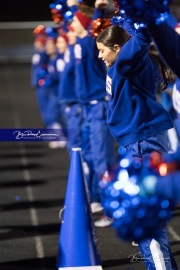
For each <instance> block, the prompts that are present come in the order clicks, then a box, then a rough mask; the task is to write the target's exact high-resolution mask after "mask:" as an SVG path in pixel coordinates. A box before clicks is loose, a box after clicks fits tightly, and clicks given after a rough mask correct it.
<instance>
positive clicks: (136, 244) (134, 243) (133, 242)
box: [131, 241, 139, 247]
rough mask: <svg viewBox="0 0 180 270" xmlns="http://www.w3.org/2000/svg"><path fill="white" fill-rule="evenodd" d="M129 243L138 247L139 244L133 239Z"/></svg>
mask: <svg viewBox="0 0 180 270" xmlns="http://www.w3.org/2000/svg"><path fill="white" fill-rule="evenodd" d="M131 244H132V246H133V247H138V246H139V245H138V243H136V242H135V241H132V243H131Z"/></svg>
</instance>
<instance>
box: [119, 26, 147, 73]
mask: <svg viewBox="0 0 180 270" xmlns="http://www.w3.org/2000/svg"><path fill="white" fill-rule="evenodd" d="M150 42H151V37H150V35H149V33H148V31H147V29H146V28H142V29H141V30H140V31H139V32H138V33H136V34H134V35H133V36H132V37H131V38H130V40H129V41H127V42H126V43H125V44H124V45H123V47H122V48H121V51H120V53H119V55H118V58H117V61H116V71H117V73H119V74H120V75H122V76H124V77H129V76H130V75H132V71H134V70H135V69H136V70H137V69H138V68H140V67H141V66H142V65H144V63H145V61H146V60H148V59H149V56H148V50H149V44H150Z"/></svg>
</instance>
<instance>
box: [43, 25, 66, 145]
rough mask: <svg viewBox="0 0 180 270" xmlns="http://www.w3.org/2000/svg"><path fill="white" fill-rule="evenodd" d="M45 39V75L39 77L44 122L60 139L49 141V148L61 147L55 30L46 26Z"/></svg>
mask: <svg viewBox="0 0 180 270" xmlns="http://www.w3.org/2000/svg"><path fill="white" fill-rule="evenodd" d="M46 32H47V40H46V45H45V51H46V54H47V55H48V57H49V60H48V62H47V67H46V69H44V72H45V75H44V77H43V78H42V79H41V87H42V88H43V89H44V91H45V93H46V112H45V117H46V123H47V128H51V129H58V131H59V132H60V139H59V140H58V141H52V142H50V143H49V147H50V148H59V147H60V148H62V147H65V145H66V138H65V135H64V132H63V130H62V128H64V127H62V115H61V112H60V108H59V104H58V99H57V87H58V80H59V78H58V72H57V69H56V63H57V50H56V38H57V30H56V29H52V28H47V30H46Z"/></svg>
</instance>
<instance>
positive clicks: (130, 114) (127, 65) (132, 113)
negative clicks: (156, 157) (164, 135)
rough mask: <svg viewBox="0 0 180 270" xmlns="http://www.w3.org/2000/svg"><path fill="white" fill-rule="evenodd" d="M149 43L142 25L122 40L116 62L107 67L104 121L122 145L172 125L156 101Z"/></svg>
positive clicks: (153, 69) (153, 66)
mask: <svg viewBox="0 0 180 270" xmlns="http://www.w3.org/2000/svg"><path fill="white" fill-rule="evenodd" d="M149 43H150V37H147V34H146V30H145V29H142V30H141V31H139V32H138V33H137V34H134V35H133V36H132V37H131V38H130V40H129V41H127V42H126V43H125V44H124V46H123V47H122V48H121V50H120V53H119V55H118V58H117V60H116V62H115V63H114V64H113V65H112V66H111V67H110V68H109V69H108V74H107V80H106V85H107V87H106V89H107V92H108V95H109V96H110V101H109V109H108V115H107V122H108V126H109V129H110V131H111V133H112V135H113V137H114V138H115V140H116V141H117V142H118V143H119V144H120V145H121V146H127V145H129V144H133V143H135V142H138V141H141V140H144V139H146V138H148V137H151V136H155V135H157V134H158V133H160V132H163V131H166V130H168V129H170V128H172V127H173V124H172V121H171V119H170V116H169V114H168V112H167V111H166V110H165V109H164V108H163V107H162V105H161V104H159V103H157V102H156V89H157V83H158V78H159V72H158V67H157V65H156V64H155V62H154V61H153V60H152V59H151V58H150V57H149V55H148V50H149Z"/></svg>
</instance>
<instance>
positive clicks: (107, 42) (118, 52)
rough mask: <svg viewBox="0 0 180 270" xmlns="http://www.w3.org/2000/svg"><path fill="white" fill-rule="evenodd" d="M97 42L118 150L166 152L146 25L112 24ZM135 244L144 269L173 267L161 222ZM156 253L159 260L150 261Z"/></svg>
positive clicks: (167, 124) (164, 117)
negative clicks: (129, 28)
mask: <svg viewBox="0 0 180 270" xmlns="http://www.w3.org/2000/svg"><path fill="white" fill-rule="evenodd" d="M96 41H97V47H98V49H99V57H100V58H101V59H102V60H103V61H104V62H105V64H106V66H107V67H108V74H107V80H106V83H107V92H108V94H109V96H110V101H109V109H108V115H107V117H108V126H109V128H110V131H111V133H112V135H113V136H114V138H115V139H116V140H117V142H118V143H119V145H120V147H119V152H120V153H122V154H128V155H130V156H133V157H136V158H139V159H140V160H141V159H142V158H144V157H145V156H149V155H150V154H151V153H152V152H153V151H155V150H156V151H159V152H167V151H168V140H167V130H168V129H170V128H172V127H173V124H172V122H171V119H170V116H169V114H168V112H167V111H166V110H165V109H164V108H163V107H162V105H160V104H159V103H158V102H157V101H156V91H157V84H158V83H159V77H160V69H159V67H160V66H159V60H158V59H156V60H155V61H154V58H151V56H150V55H151V50H150V45H149V44H150V42H151V38H150V36H149V35H148V32H147V29H146V28H142V29H140V30H139V31H138V32H137V33H136V34H134V35H132V37H130V36H129V35H128V34H127V33H126V31H125V30H124V29H122V28H121V27H118V26H111V27H109V28H107V29H105V30H104V31H103V32H102V33H100V35H99V36H98V38H97V40H96ZM161 67H162V66H161ZM161 75H162V74H161ZM167 79H168V78H165V77H164V80H165V81H166V80H167ZM138 244H139V247H140V250H141V253H142V255H143V256H144V257H146V258H148V260H147V262H146V266H147V269H168V270H172V269H177V267H176V263H175V261H174V259H173V257H172V254H171V251H170V247H169V242H168V236H167V229H166V226H165V224H162V227H161V229H160V231H159V234H158V237H157V238H156V239H146V240H144V241H140V242H139V243H138ZM155 254H156V255H157V254H158V256H159V260H158V261H156V260H154V259H153V258H154V256H155ZM163 256H164V258H166V259H164V258H163ZM160 258H161V259H160ZM158 265H159V266H158ZM158 267H161V268H158Z"/></svg>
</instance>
